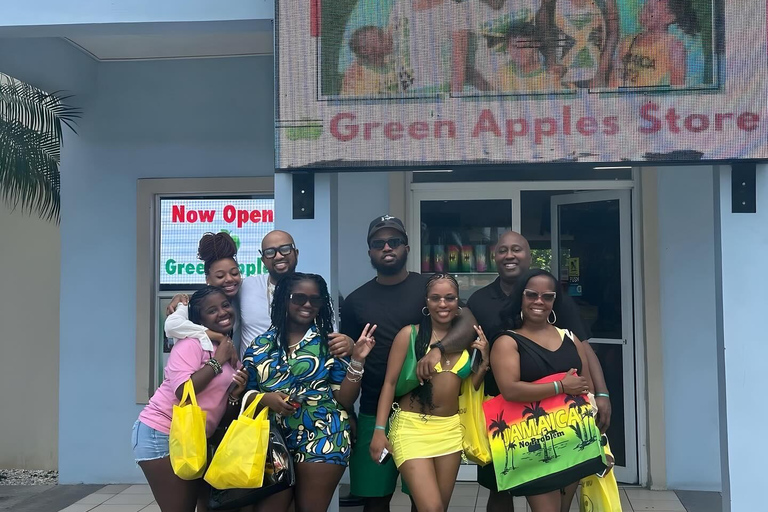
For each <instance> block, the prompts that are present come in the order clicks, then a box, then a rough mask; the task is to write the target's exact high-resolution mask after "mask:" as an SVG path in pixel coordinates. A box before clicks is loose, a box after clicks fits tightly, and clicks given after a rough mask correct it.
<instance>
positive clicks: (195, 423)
mask: <svg viewBox="0 0 768 512" xmlns="http://www.w3.org/2000/svg"><path fill="white" fill-rule="evenodd" d="M187 398H189V402H190V403H188V404H187V403H186V402H187ZM185 404H186V405H185ZM168 445H169V451H170V454H171V467H173V472H174V473H176V476H178V477H179V478H181V479H183V480H196V479H198V478H200V477H201V476H203V471H205V463H206V462H207V461H208V439H207V436H206V435H205V411H204V410H202V409H200V407H198V405H197V398H195V386H194V385H193V384H192V380H188V381H187V382H186V383H185V384H184V392H183V393H182V395H181V402H179V405H174V406H173V417H172V418H171V433H170V436H169V439H168Z"/></svg>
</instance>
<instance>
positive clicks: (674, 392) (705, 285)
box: [648, 166, 721, 491]
mask: <svg viewBox="0 0 768 512" xmlns="http://www.w3.org/2000/svg"><path fill="white" fill-rule="evenodd" d="M658 177H659V181H658V206H659V258H660V260H659V264H660V276H661V283H660V291H661V304H660V306H661V307H660V309H661V336H662V347H663V354H664V414H665V431H666V450H667V451H666V461H667V486H668V487H669V488H670V489H691V490H716V491H719V490H720V488H721V480H720V454H719V446H720V434H719V428H718V394H717V393H718V383H717V334H716V325H715V311H716V302H715V201H714V189H713V179H712V168H711V167H708V166H707V167H705V166H699V167H666V168H660V169H659V173H658ZM653 399H654V398H653V397H648V400H653ZM693 418H695V419H693ZM650 421H654V418H650Z"/></svg>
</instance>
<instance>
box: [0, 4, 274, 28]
mask: <svg viewBox="0 0 768 512" xmlns="http://www.w3.org/2000/svg"><path fill="white" fill-rule="evenodd" d="M273 17H274V1H273V0H226V1H222V2H214V1H211V0H162V1H157V0H114V1H109V2H106V1H103V0H69V1H66V2H62V1H60V0H38V1H36V2H3V6H2V18H0V27H2V26H24V25H32V26H34V25H64V24H91V23H93V24H96V23H100V24H102V23H134V22H139V23H143V22H150V23H152V22H177V21H230V20H258V19H264V20H271V19H273Z"/></svg>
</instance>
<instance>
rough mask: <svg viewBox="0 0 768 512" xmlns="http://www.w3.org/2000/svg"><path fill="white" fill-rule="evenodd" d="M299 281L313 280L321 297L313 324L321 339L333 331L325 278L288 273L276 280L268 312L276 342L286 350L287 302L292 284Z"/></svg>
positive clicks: (331, 308)
mask: <svg viewBox="0 0 768 512" xmlns="http://www.w3.org/2000/svg"><path fill="white" fill-rule="evenodd" d="M301 281H314V282H315V284H316V285H317V289H318V291H319V292H320V296H321V297H322V298H323V305H322V306H320V311H318V313H317V317H315V326H317V332H318V334H320V336H321V337H322V338H323V339H327V338H328V335H329V334H331V333H332V332H333V302H332V301H331V295H330V293H328V285H327V284H326V283H325V279H323V278H322V276H319V275H317V274H304V273H302V272H294V273H293V274H289V275H287V276H285V277H283V278H282V279H280V281H278V282H277V286H275V295H274V297H273V298H272V311H271V313H270V317H271V319H272V329H274V331H275V337H276V338H277V342H278V344H280V345H282V347H283V348H284V349H285V350H286V351H287V350H288V337H287V336H285V334H286V333H287V323H288V302H289V301H290V296H291V292H292V291H293V288H294V286H295V285H296V284H297V283H299V282H301Z"/></svg>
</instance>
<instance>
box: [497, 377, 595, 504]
mask: <svg viewBox="0 0 768 512" xmlns="http://www.w3.org/2000/svg"><path fill="white" fill-rule="evenodd" d="M564 377H565V373H560V374H555V375H550V376H548V377H544V378H543V379H540V380H537V381H536V382H535V383H536V384H540V383H550V382H555V381H559V380H562V379H563V378H564ZM483 410H484V411H485V420H486V427H487V429H488V438H489V439H490V442H491V454H492V457H493V469H494V472H495V473H496V483H497V485H498V488H499V490H501V491H504V490H511V491H512V492H513V493H515V495H516V496H525V495H530V494H541V493H545V492H549V491H552V490H555V489H560V488H562V487H565V486H566V485H568V484H571V483H574V482H577V481H579V480H580V479H581V478H584V477H586V476H588V475H591V474H595V473H599V472H601V471H602V470H603V469H605V466H606V460H605V453H604V451H603V448H602V447H601V435H600V431H599V429H598V428H597V425H596V424H595V418H594V415H593V412H592V406H591V404H590V403H589V400H588V399H587V395H575V396H574V395H557V396H553V397H550V398H546V399H544V400H541V401H537V402H533V403H518V402H508V401H506V400H504V398H503V397H502V396H497V397H494V398H492V399H491V400H488V401H487V402H485V403H484V404H483Z"/></svg>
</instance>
